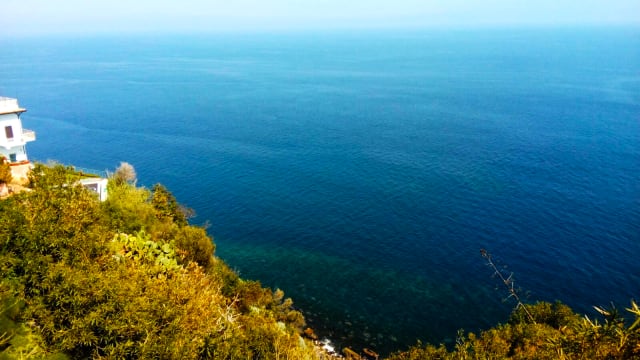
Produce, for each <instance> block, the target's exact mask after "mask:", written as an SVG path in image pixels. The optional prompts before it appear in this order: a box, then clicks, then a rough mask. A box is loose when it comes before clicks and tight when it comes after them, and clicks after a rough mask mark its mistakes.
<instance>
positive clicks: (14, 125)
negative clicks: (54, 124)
mask: <svg viewBox="0 0 640 360" xmlns="http://www.w3.org/2000/svg"><path fill="white" fill-rule="evenodd" d="M25 111H27V110H26V109H24V108H21V107H20V105H18V100H17V99H12V98H8V97H2V96H0V157H5V158H6V159H7V161H9V165H11V173H12V174H13V177H14V178H16V179H17V180H18V181H24V180H26V175H27V173H28V172H29V170H30V169H31V164H30V163H29V159H28V158H27V150H26V147H25V145H26V144H27V143H28V142H31V141H34V140H35V139H36V133H35V132H34V131H32V130H27V129H25V128H23V127H22V120H20V115H21V114H22V113H23V112H25Z"/></svg>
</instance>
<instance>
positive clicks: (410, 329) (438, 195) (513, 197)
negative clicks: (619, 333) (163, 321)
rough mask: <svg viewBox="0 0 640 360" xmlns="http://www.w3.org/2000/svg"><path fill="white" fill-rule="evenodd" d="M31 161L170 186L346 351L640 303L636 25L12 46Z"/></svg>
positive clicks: (236, 261) (0, 73) (15, 92)
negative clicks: (532, 313)
mask: <svg viewBox="0 0 640 360" xmlns="http://www.w3.org/2000/svg"><path fill="white" fill-rule="evenodd" d="M0 47H1V48H2V51H0V95H3V96H9V97H15V98H18V100H19V102H20V105H22V106H23V107H25V108H27V109H28V111H27V112H26V113H24V114H23V115H22V120H23V124H24V126H25V127H26V128H28V129H32V130H35V132H36V134H37V140H36V141H35V142H32V143H29V144H28V145H27V152H28V154H29V156H30V158H31V159H32V160H35V161H41V162H48V161H57V162H60V163H64V164H72V165H75V166H78V167H86V168H91V169H98V170H110V171H113V169H115V168H116V167H118V166H119V164H120V162H122V161H125V162H129V163H130V164H132V165H133V166H134V167H135V169H136V171H137V174H138V185H140V186H146V187H151V186H152V185H153V184H155V183H162V184H164V185H165V186H167V187H168V188H169V189H170V190H171V191H172V192H173V193H174V195H175V196H176V197H177V199H178V201H180V202H181V203H182V204H184V205H186V206H188V207H190V208H192V209H194V210H195V212H196V217H194V218H192V219H191V222H192V223H193V224H197V225H205V226H207V227H208V232H209V233H210V235H211V236H212V237H213V238H214V242H215V244H216V255H217V256H219V257H220V258H222V259H224V261H226V262H227V263H228V264H229V266H230V267H231V268H233V269H234V270H235V271H237V272H238V273H239V274H240V275H241V276H242V277H243V278H247V279H254V280H259V281H260V282H261V283H262V284H263V285H264V286H268V287H271V288H273V289H276V288H278V289H282V290H283V291H284V292H285V294H286V296H288V297H291V298H292V299H293V301H294V306H295V307H296V309H299V310H300V311H302V313H303V314H304V315H305V317H306V320H307V324H308V325H309V326H311V327H312V328H314V329H315V331H316V333H317V334H318V335H319V336H320V337H323V338H327V339H330V340H331V341H332V342H333V344H334V345H335V346H337V347H342V346H351V347H353V348H354V349H361V348H363V347H368V348H372V349H374V350H376V351H378V352H380V353H381V354H386V353H389V352H391V351H394V350H398V349H403V348H406V347H407V346H410V345H412V344H415V343H416V342H417V341H418V340H420V341H422V342H431V343H435V344H439V343H444V344H447V345H451V344H454V343H455V339H456V334H457V331H458V330H459V329H464V330H465V331H473V332H477V331H480V330H482V329H487V328H489V327H491V326H494V325H496V324H498V323H500V322H502V323H504V322H506V321H507V319H508V316H509V313H510V312H511V311H512V309H513V308H514V306H515V305H516V302H515V301H514V299H513V298H509V292H508V288H507V287H505V286H504V284H502V283H501V282H500V281H499V279H498V278H497V277H496V276H495V273H494V270H493V269H492V268H491V267H490V266H488V265H487V261H486V259H485V258H483V257H482V256H481V254H480V250H481V249H486V250H487V251H488V252H489V253H490V254H492V260H493V261H494V262H495V264H496V266H497V269H498V270H499V271H500V272H502V273H503V274H505V276H510V275H512V276H513V277H512V279H513V280H514V289H515V290H516V291H517V293H518V294H519V295H520V297H521V299H522V301H524V302H529V303H533V302H536V301H556V300H559V301H561V302H563V303H566V304H568V305H570V306H571V307H572V308H573V309H575V310H576V311H578V312H580V313H583V314H587V315H589V316H590V317H593V316H595V315H596V313H595V311H594V309H593V306H610V304H611V303H613V304H615V305H616V306H617V307H618V308H620V309H621V311H622V312H624V310H622V309H623V308H624V307H628V306H629V304H630V301H631V300H632V299H635V300H636V301H638V300H640V28H637V27H635V28H634V27H555V28H553V27H541V28H517V27H514V28H483V29H422V30H417V29H413V30H384V31H382V30H360V31H355V30H352V31H347V30H343V31H306V32H293V31H292V32H280V33H216V34H144V35H142V34H140V35H86V36H63V35H58V36H48V37H12V38H9V37H6V36H2V35H0Z"/></svg>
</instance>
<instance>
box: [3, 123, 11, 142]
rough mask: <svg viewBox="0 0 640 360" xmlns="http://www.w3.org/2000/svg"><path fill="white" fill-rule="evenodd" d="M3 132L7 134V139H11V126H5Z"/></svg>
mask: <svg viewBox="0 0 640 360" xmlns="http://www.w3.org/2000/svg"><path fill="white" fill-rule="evenodd" d="M4 133H5V135H7V139H13V128H12V127H11V126H5V127H4Z"/></svg>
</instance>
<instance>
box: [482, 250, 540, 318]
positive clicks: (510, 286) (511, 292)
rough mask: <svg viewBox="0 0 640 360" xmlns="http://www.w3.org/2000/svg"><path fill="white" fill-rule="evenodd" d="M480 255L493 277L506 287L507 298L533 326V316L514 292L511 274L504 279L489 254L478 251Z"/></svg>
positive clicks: (485, 251)
mask: <svg viewBox="0 0 640 360" xmlns="http://www.w3.org/2000/svg"><path fill="white" fill-rule="evenodd" d="M480 255H482V257H483V258H485V259H486V260H487V265H489V266H490V267H491V268H492V269H493V271H494V275H495V276H497V277H498V278H499V279H500V280H501V281H502V283H503V284H504V286H506V287H507V291H508V292H509V296H508V297H507V298H511V297H512V298H514V299H515V300H516V302H517V305H516V309H517V308H522V309H523V310H524V312H525V313H526V314H527V317H529V320H531V322H532V323H534V324H535V322H536V321H535V320H534V319H533V315H531V313H530V312H529V310H528V309H527V307H526V306H525V305H524V303H523V302H522V300H520V296H519V295H518V292H517V291H516V288H515V281H514V280H513V273H510V274H509V275H508V276H506V277H505V274H504V273H503V272H502V271H500V270H498V267H497V266H496V264H495V263H494V262H493V260H491V254H489V253H488V252H487V250H485V249H480Z"/></svg>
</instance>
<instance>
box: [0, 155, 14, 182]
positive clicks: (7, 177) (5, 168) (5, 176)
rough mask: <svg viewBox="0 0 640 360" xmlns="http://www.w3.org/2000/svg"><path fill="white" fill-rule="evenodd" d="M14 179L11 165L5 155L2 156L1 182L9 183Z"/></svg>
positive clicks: (0, 162)
mask: <svg viewBox="0 0 640 360" xmlns="http://www.w3.org/2000/svg"><path fill="white" fill-rule="evenodd" d="M11 180H13V176H12V175H11V166H9V163H7V162H6V158H5V157H4V156H0V184H9V183H11Z"/></svg>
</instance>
